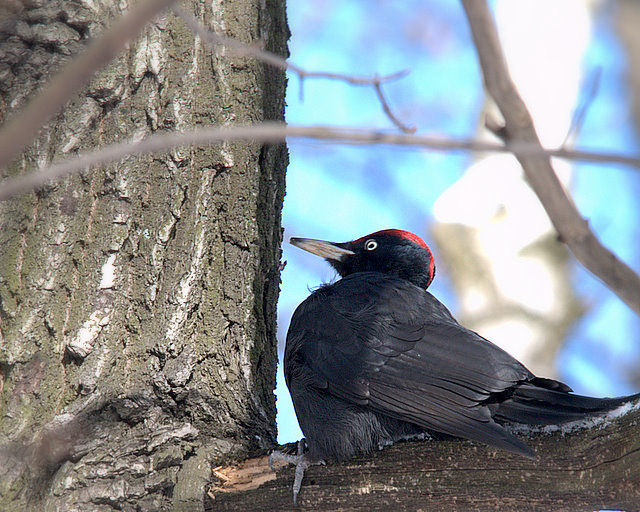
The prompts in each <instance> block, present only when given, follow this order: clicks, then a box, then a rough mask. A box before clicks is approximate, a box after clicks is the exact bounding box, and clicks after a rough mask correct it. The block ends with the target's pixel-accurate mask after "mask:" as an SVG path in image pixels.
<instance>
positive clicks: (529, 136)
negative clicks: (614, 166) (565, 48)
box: [462, 0, 640, 314]
mask: <svg viewBox="0 0 640 512" xmlns="http://www.w3.org/2000/svg"><path fill="white" fill-rule="evenodd" d="M462 4H463V6H464V9H465V11H466V13H467V18H468V20H469V25H470V27H471V33H472V35H473V40H474V42H475V46H476V49H477V51H478V58H479V60H480V65H481V68H482V73H483V76H484V82H485V85H486V87H487V90H488V92H489V94H490V95H491V97H492V98H493V100H494V101H495V103H496V104H497V105H498V108H499V109H500V111H501V113H502V116H503V118H504V120H505V129H504V135H505V140H507V141H508V142H509V143H508V144H507V146H509V147H512V148H514V154H515V156H516V158H517V159H518V161H519V162H520V164H521V165H522V168H523V170H524V173H525V175H526V177H527V180H528V181H529V184H530V185H531V188H532V189H533V191H534V192H535V193H536V195H537V196H538V199H539V200H540V202H541V203H542V206H543V207H544V209H545V211H546V212H547V215H548V216H549V219H550V220H551V222H552V223H553V226H554V227H555V229H556V230H557V232H558V233H559V235H560V238H561V239H562V241H564V242H565V243H566V244H567V246H568V247H569V249H571V252H572V253H573V254H574V256H575V257H576V258H577V259H578V260H579V261H580V262H581V263H582V264H583V265H584V266H585V267H586V268H587V269H588V270H590V271H591V272H592V273H593V274H595V275H596V276H598V277H599V278H600V279H602V281H604V283H605V284H606V285H607V286H608V287H609V288H610V289H611V290H613V292H614V293H616V294H617V295H618V297H620V298H621V299H622V300H623V301H624V302H625V303H626V304H627V305H628V306H629V307H630V308H631V309H633V310H634V311H635V312H636V313H638V314H640V276H638V274H636V273H635V272H634V271H633V270H632V269H631V268H630V267H629V266H628V265H626V264H625V263H624V262H622V261H621V260H620V259H618V257H617V256H616V255H615V254H614V253H613V252H611V251H610V250H609V249H607V248H606V247H604V246H603V245H602V244H601V243H600V241H599V240H598V239H597V238H596V236H595V235H594V234H593V231H591V229H590V228H589V223H588V222H587V221H586V220H585V219H584V218H583V217H582V215H580V212H579V211H578V209H577V207H576V205H575V204H574V202H573V201H572V199H571V198H570V197H569V195H568V194H567V192H566V191H565V190H564V188H563V186H562V184H561V183H560V180H559V179H558V177H557V176H556V174H555V172H554V170H553V168H552V166H551V160H550V158H549V156H550V155H551V153H547V154H543V153H542V151H541V150H542V145H541V144H540V140H539V139H538V135H537V134H536V131H535V127H534V124H533V119H532V118H531V115H530V114H529V111H528V110H527V107H526V105H525V104H524V102H523V100H522V98H521V97H520V95H519V94H518V91H517V89H516V87H515V85H514V83H513V82H512V80H511V77H510V76H509V72H508V70H507V65H506V62H505V59H504V55H503V53H502V47H501V46H500V40H499V38H498V33H497V30H496V27H495V23H494V20H493V17H492V15H491V11H490V9H489V6H488V5H487V2H486V1H484V0H462ZM523 143H525V144H528V145H529V146H532V147H533V148H536V147H537V148H538V152H537V153H536V152H533V153H531V152H527V153H525V152H522V151H520V150H519V149H517V147H518V146H519V145H520V144H523Z"/></svg>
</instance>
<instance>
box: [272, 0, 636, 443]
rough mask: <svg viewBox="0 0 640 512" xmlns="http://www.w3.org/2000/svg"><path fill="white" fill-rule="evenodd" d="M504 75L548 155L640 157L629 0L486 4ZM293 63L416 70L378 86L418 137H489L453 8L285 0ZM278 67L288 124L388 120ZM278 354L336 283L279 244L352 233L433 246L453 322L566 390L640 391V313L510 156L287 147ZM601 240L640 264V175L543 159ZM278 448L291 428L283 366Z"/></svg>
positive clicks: (354, 95) (408, 2) (469, 49)
mask: <svg viewBox="0 0 640 512" xmlns="http://www.w3.org/2000/svg"><path fill="white" fill-rule="evenodd" d="M492 6H493V8H494V13H495V16H496V21H497V23H498V28H499V31H500V36H501V39H502V42H503V45H504V50H505V53H506V56H507V59H508V63H509V67H510V71H511V73H512V76H513V78H514V80H515V81H516V84H517V86H518V88H519V90H520V92H521V94H522V96H523V97H524V99H525V101H526V103H527V105H528V107H529V109H530V111H531V112H532V115H533V117H534V119H535V122H536V128H537V130H538V133H539V135H540V137H541V139H542V141H543V143H544V144H545V145H547V146H549V147H556V146H560V145H562V144H566V145H569V146H574V147H577V148H583V149H591V150H603V151H613V152H619V153H622V154H629V153H637V152H638V150H639V147H638V146H639V144H638V133H639V132H640V30H638V27H640V2H637V1H636V0H624V1H613V0H612V1H605V0H603V1H598V0H563V1H562V2H557V1H555V0H500V1H495V2H493V3H492ZM288 15H289V25H290V28H291V32H292V37H291V42H290V49H291V60H292V62H294V63H295V64H297V65H298V66H302V67H303V68H305V69H307V70H311V71H332V72H342V73H349V74H354V75H368V76H372V75H374V74H380V75H383V74H387V73H393V72H396V71H399V70H402V69H405V68H408V69H410V70H411V73H410V74H409V75H408V76H407V77H406V78H403V79H401V80H398V81H396V82H393V83H389V84H387V85H385V86H384V90H385V93H386V95H387V97H388V100H389V103H390V105H391V108H392V109H393V111H394V112H395V114H396V115H397V116H398V117H399V118H400V119H401V120H403V121H404V122H405V123H406V124H410V125H415V126H416V127H417V133H418V134H428V135H437V136H441V137H453V138H471V139H476V138H477V139H490V135H489V134H488V132H486V130H484V128H483V123H484V116H485V114H486V113H487V112H494V111H495V109H494V107H493V106H492V105H491V104H490V103H489V102H488V101H487V98H486V96H485V94H484V91H483V88H482V82H481V73H480V70H479V68H478V63H477V61H476V53H475V49H474V47H473V45H472V42H471V39H470V33H469V30H468V26H467V22H466V19H465V17H464V13H463V11H462V7H461V6H460V4H459V2H451V1H450V0H405V1H404V2H385V1H381V0H379V1H373V0H304V1H303V0H289V2H288ZM301 87H302V85H301V84H300V82H299V80H298V78H297V77H296V76H295V75H290V77H289V89H288V96H287V102H288V110H287V120H288V122H289V123H291V124H306V125H309V124H326V125H338V126H359V127H371V128H376V129H388V130H393V127H392V126H391V124H390V122H389V120H388V119H387V118H386V117H385V115H384V114H383V112H382V109H381V107H380V104H379V102H378V101H377V99H376V96H375V92H374V90H373V89H372V88H371V87H368V88H367V87H354V86H349V85H347V84H344V83H341V82H337V81H330V80H306V81H305V83H304V85H303V94H301V91H300V88H301ZM289 148H290V152H291V163H290V165H289V169H288V172H287V195H286V197H285V203H284V211H283V225H284V227H285V233H284V236H285V243H284V246H283V260H286V261H287V265H286V267H285V269H284V271H283V272H282V291H281V294H280V301H279V320H278V323H279V353H280V361H282V353H283V350H284V341H285V337H286V332H287V329H288V327H289V321H290V319H291V315H292V313H293V311H294V309H295V308H296V306H297V305H298V304H299V303H300V302H302V301H303V300H304V299H305V298H306V297H307V296H308V295H309V293H310V290H312V289H313V288H314V287H316V286H318V285H319V284H321V283H324V282H329V281H332V280H334V279H335V274H334V272H333V271H332V270H331V269H330V268H329V266H328V265H327V264H326V263H325V262H324V261H323V260H321V259H320V258H318V257H315V256H313V255H311V254H309V253H306V252H303V251H301V250H299V249H296V248H294V247H293V246H291V245H289V244H288V239H289V237H291V236H303V237H311V238H321V239H325V240H331V241H347V240H351V239H354V238H358V237H360V236H363V235H365V234H368V233H370V232H373V231H377V230H380V229H385V228H400V229H405V230H408V231H412V232H414V233H416V234H418V235H419V236H421V237H422V238H424V239H425V241H426V242H427V243H428V244H429V245H430V246H431V248H432V249H433V251H434V253H435V257H436V265H437V276H436V279H435V281H434V283H433V284H432V285H431V287H430V291H431V292H432V293H434V295H435V296H436V297H438V298H439V299H440V300H441V301H442V302H444V303H445V304H446V305H447V306H448V307H449V309H451V310H452V312H453V313H454V316H456V317H457V318H458V320H459V321H460V322H461V323H463V324H464V325H466V326H467V327H470V328H472V329H474V330H476V331H478V332H480V333H481V334H482V335H484V336H485V337H487V338H489V339H490V340H492V341H493V342H495V343H497V344H498V345H500V346H502V347H503V348H504V349H505V350H507V351H508V352H510V353H511V354H512V355H514V356H515V357H517V358H518V359H520V360H521V361H523V362H524V363H525V365H527V366H528V367H529V368H530V369H531V370H532V371H534V373H537V374H538V375H541V376H546V377H555V378H558V379H560V380H562V381H564V382H566V383H567V384H569V385H570V386H571V387H572V388H573V389H574V390H575V391H576V392H579V393H584V394H590V395H595V396H612V395H620V394H627V393H631V392H634V391H636V392H637V391H640V319H639V318H638V317H637V316H635V315H634V314H633V312H632V311H631V310H630V309H629V308H628V307H627V306H625V305H624V303H622V302H621V301H620V300H619V299H618V298H617V297H616V296H615V295H613V294H612V293H611V292H610V291H609V290H608V289H607V288H606V287H604V286H603V285H602V284H601V283H600V281H599V280H597V279H596V278H594V277H593V276H592V275H591V274H590V273H588V272H587V271H586V270H584V269H583V268H582V267H581V266H580V265H579V264H578V263H577V262H576V261H575V260H574V259H573V257H572V256H571V255H570V254H568V252H567V250H566V249H565V247H564V246H563V245H562V244H560V243H559V242H558V241H557V237H556V236H555V233H554V232H553V231H552V229H551V226H550V223H549V221H548V220H547V217H546V215H545V213H544V211H543V210H542V208H541V206H540V205H539V203H538V201H537V199H536V198H535V196H534V195H533V193H532V192H531V191H530V190H529V188H528V187H527V185H526V184H525V182H524V181H523V179H522V173H521V169H520V168H519V166H518V165H517V163H516V162H515V160H514V158H513V157H511V156H509V155H492V154H480V153H438V152H433V151H428V150H415V149H411V150H409V149H401V148H383V147H379V146H358V145H335V144H328V143H322V142H305V143H301V142H297V141H293V142H290V143H289ZM554 166H555V169H556V172H557V173H558V174H559V175H560V176H561V179H562V180H563V181H564V183H565V184H566V185H567V187H568V188H569V189H570V191H571V193H572V194H573V198H574V200H575V202H576V203H577V205H578V207H579V209H580V211H581V212H582V214H583V215H584V216H585V217H586V218H587V219H588V220H589V222H590V225H591V227H592V228H593V229H594V231H595V232H596V235H597V236H598V237H599V238H600V239H601V240H602V241H603V242H604V243H605V245H607V246H608V247H609V248H611V249H613V250H614V252H616V253H617V255H618V256H619V257H620V258H622V259H623V260H624V261H625V262H627V263H628V264H629V265H631V266H632V267H633V268H634V269H636V270H637V271H640V251H638V247H639V244H640V242H639V240H640V213H639V212H640V208H639V206H640V171H639V170H638V169H630V168H625V167H618V166H615V165H608V164H607V165H600V164H598V165H596V164H581V163H573V162H566V161H556V162H554ZM276 394H277V405H278V431H279V437H278V440H279V442H280V443H285V442H290V441H294V440H296V439H299V438H300V437H302V433H301V432H300V430H299V428H298V425H297V420H296V418H295V414H294V412H293V407H292V405H291V401H290V398H289V393H288V390H287V388H286V385H285V382H284V375H283V372H282V367H281V366H280V368H279V371H278V387H277V389H276Z"/></svg>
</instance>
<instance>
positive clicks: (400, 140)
mask: <svg viewBox="0 0 640 512" xmlns="http://www.w3.org/2000/svg"><path fill="white" fill-rule="evenodd" d="M287 138H288V139H316V140H326V141H331V142H335V143H345V144H347V143H360V144H376V145H392V146H405V147H413V148H421V149H431V150H436V151H494V152H500V153H510V152H517V153H519V154H526V153H532V154H538V155H549V156H555V157H560V158H566V159H570V160H582V161H588V162H600V163H605V162H606V163H618V164H623V165H628V166H631V167H640V157H638V156H623V155H617V154H615V153H596V152H590V151H579V150H568V149H542V148H540V147H539V146H538V145H535V144H534V145H532V144H526V143H517V144H515V143H512V144H500V143H493V142H484V141H475V140H468V139H462V140H456V139H442V138H437V137H428V136H423V135H405V134H399V133H388V132H382V131H375V130H368V129H361V128H338V127H331V126H291V125H284V124H281V123H263V124H258V125H250V126H232V127H218V126H211V127H202V128H196V129H194V130H190V131H185V132H183V133H174V132H170V133H160V134H156V135H152V136H150V137H147V138H145V139H142V140H140V141H131V142H123V143H118V144H112V145H110V146H105V147H103V148H102V149H100V150H97V151H89V152H86V153H80V154H79V155H77V156H75V157H73V158H69V159H67V160H63V161H62V162H59V163H55V164H53V165H51V166H49V167H45V168H44V169H41V170H40V171H37V172H33V173H30V174H26V175H22V176H17V177H15V178H7V179H5V180H4V181H2V182H0V200H1V201H6V200H7V199H10V198H11V197H13V196H15V195H16V194H19V193H21V192H26V191H29V190H32V189H34V188H38V187H41V186H43V185H45V184H46V183H47V182H49V181H51V180H54V179H57V178H60V177H62V176H65V175H67V174H70V173H74V172H80V171H84V170H86V169H88V168H89V167H91V166H94V165H103V164H108V163H111V162H115V161H118V160H122V159H124V158H126V157H127V156H131V155H139V154H144V153H157V152H162V151H168V150H170V149H173V148H176V147H180V146H189V145H207V144H218V143H220V142H223V141H227V142H229V141H238V140H252V141H256V142H280V141H283V140H285V139H287Z"/></svg>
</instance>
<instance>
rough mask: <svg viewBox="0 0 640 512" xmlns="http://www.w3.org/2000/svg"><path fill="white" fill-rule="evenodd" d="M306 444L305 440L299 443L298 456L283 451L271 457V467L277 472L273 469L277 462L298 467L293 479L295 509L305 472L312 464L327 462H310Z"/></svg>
mask: <svg viewBox="0 0 640 512" xmlns="http://www.w3.org/2000/svg"><path fill="white" fill-rule="evenodd" d="M305 447H306V443H305V440H304V439H301V440H300V441H298V454H297V455H291V454H289V453H283V452H281V451H274V452H271V454H270V455H269V467H270V468H271V469H272V470H273V471H275V468H274V467H273V463H274V462H276V461H283V462H287V463H289V464H295V465H296V472H295V478H294V479H293V506H294V507H295V506H296V505H297V504H298V493H299V492H300V489H301V488H302V479H303V478H304V472H305V471H306V470H307V468H308V467H309V466H311V465H312V464H322V465H324V464H325V462H324V461H323V460H320V461H317V462H311V461H309V459H308V457H307V455H306V454H305Z"/></svg>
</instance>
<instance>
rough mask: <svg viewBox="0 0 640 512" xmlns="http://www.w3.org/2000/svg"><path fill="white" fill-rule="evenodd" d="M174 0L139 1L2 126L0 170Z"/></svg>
mask: <svg viewBox="0 0 640 512" xmlns="http://www.w3.org/2000/svg"><path fill="white" fill-rule="evenodd" d="M172 2H173V0H146V1H144V2H140V3H138V4H136V5H135V6H134V7H133V8H132V9H131V11H130V12H129V13H128V14H127V15H126V16H123V17H122V18H121V19H120V20H119V21H118V22H117V23H116V24H115V25H114V26H113V27H111V28H110V29H108V30H107V31H106V32H105V34H104V35H103V36H102V37H100V39H98V40H96V41H95V42H93V43H91V44H90V45H89V47H88V48H87V49H86V51H85V52H84V53H82V54H81V55H78V56H77V57H74V58H73V60H72V61H71V62H70V63H69V64H68V65H67V66H65V68H64V69H63V70H62V71H61V72H60V73H58V75H56V77H55V78H54V79H53V80H51V82H50V83H49V85H47V86H46V87H45V88H44V90H43V91H42V92H40V93H39V94H38V95H37V96H36V97H35V98H34V99H33V100H32V101H31V102H30V103H29V104H28V105H27V107H26V108H25V109H24V110H23V111H21V112H18V113H17V114H16V115H15V116H14V117H13V119H11V120H10V121H9V122H8V123H6V124H5V125H4V126H3V127H2V129H0V169H1V168H3V167H5V166H6V165H8V164H9V162H10V161H11V160H12V159H13V158H14V157H15V156H16V155H18V154H19V153H20V152H21V151H22V150H23V149H24V148H25V147H26V146H27V144H29V143H30V142H31V140H32V139H33V138H34V137H35V136H36V134H37V133H38V131H39V130H40V129H41V128H42V127H43V126H44V125H45V124H46V123H47V121H48V120H49V119H51V117H52V116H53V115H55V114H56V113H57V112H59V111H60V109H62V107H63V106H64V104H65V103H66V102H67V101H69V99H71V98H72V97H73V95H74V94H76V93H77V92H78V91H79V90H80V89H81V88H82V87H83V86H84V85H85V84H87V83H88V82H89V80H90V79H91V77H93V75H94V74H95V73H96V72H97V71H98V70H99V69H101V68H102V67H103V66H105V65H106V64H108V63H109V62H110V61H111V60H112V59H113V58H114V57H115V56H116V55H117V54H118V53H120V51H122V50H123V49H124V47H125V45H126V44H127V42H128V41H129V40H130V39H132V38H134V37H135V36H136V35H138V33H139V32H140V31H141V30H142V28H143V27H144V26H145V25H146V24H147V23H148V22H149V20H151V19H152V18H153V17H155V16H156V15H158V14H159V13H160V12H162V11H163V10H164V9H165V8H166V7H167V6H168V5H169V4H171V3H172Z"/></svg>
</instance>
